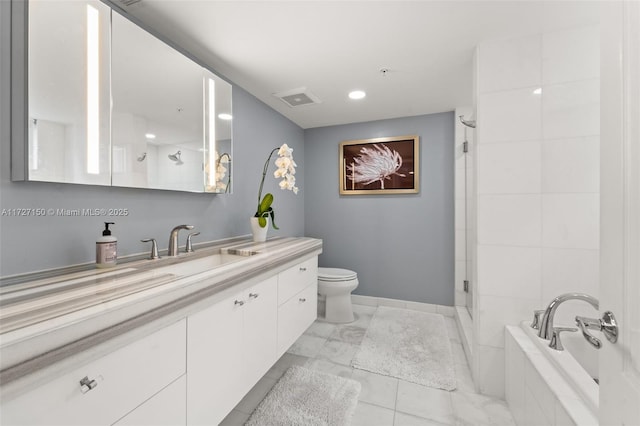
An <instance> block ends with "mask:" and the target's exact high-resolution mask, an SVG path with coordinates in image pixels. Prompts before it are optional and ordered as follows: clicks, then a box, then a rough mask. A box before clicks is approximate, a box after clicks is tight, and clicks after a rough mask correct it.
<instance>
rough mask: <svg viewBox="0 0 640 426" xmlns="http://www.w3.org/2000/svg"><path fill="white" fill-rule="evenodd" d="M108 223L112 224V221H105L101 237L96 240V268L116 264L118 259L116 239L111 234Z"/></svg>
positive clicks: (109, 266)
mask: <svg viewBox="0 0 640 426" xmlns="http://www.w3.org/2000/svg"><path fill="white" fill-rule="evenodd" d="M109 225H114V223H113V222H105V223H104V231H102V237H100V238H98V239H97V240H96V266H97V267H98V268H111V267H113V266H116V262H117V260H118V256H117V249H118V239H117V238H116V237H114V236H113V235H111V230H110V229H109Z"/></svg>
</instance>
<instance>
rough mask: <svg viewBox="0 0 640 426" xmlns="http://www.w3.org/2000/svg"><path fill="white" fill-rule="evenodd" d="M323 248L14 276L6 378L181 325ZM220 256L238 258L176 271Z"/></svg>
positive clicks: (228, 249)
mask: <svg viewBox="0 0 640 426" xmlns="http://www.w3.org/2000/svg"><path fill="white" fill-rule="evenodd" d="M321 252H322V240H318V239H314V238H272V239H269V240H267V241H266V242H263V243H255V242H253V241H251V240H250V239H248V238H247V239H244V238H239V239H235V240H233V241H229V240H226V241H222V242H212V243H210V244H208V245H207V247H205V248H197V249H196V251H195V252H194V253H188V254H180V255H179V256H177V257H171V258H169V257H165V258H162V259H158V260H137V261H132V262H127V263H124V264H121V265H118V266H116V267H114V268H110V269H91V270H84V271H77V272H71V273H68V274H64V275H53V276H43V274H38V275H34V278H33V279H29V276H26V278H25V279H22V280H20V281H16V280H14V281H16V282H15V283H12V284H11V285H5V286H3V287H0V383H2V384H3V387H5V386H6V384H7V383H10V382H12V381H18V380H19V379H21V378H22V377H23V376H25V375H29V374H32V373H33V372H34V371H37V370H38V369H41V368H45V367H47V366H50V365H52V364H54V363H56V362H60V361H62V360H63V359H65V358H69V357H70V356H72V355H74V354H77V353H81V352H83V351H84V352H91V350H90V349H91V348H96V347H99V346H101V345H102V346H104V343H105V342H107V341H109V340H112V339H113V340H117V338H118V337H119V336H121V335H123V334H132V333H131V332H132V331H135V330H138V331H140V332H141V333H147V332H149V331H151V330H153V329H154V328H158V327H161V326H163V324H167V323H171V322H175V321H177V320H179V319H181V318H184V317H186V316H187V315H188V314H189V313H191V312H194V311H197V310H199V309H202V308H203V307H205V306H207V305H210V304H211V303H215V301H216V299H222V298H223V297H226V295H228V294H230V292H235V291H240V290H242V289H243V288H244V287H248V286H250V285H253V284H254V283H256V282H258V281H259V280H261V279H264V278H266V277H267V276H270V275H273V274H275V273H278V272H280V271H282V270H284V269H286V268H288V267H290V266H293V265H295V264H296V263H299V262H300V261H303V260H305V259H308V258H310V257H313V256H317V255H318V254H320V253H321ZM215 254H222V255H224V254H233V255H235V256H233V259H232V261H229V262H228V263H224V264H222V265H220V266H217V267H215V268H213V269H207V270H199V271H195V272H194V273H184V269H183V270H182V272H181V273H179V274H176V273H172V271H173V269H174V268H173V267H174V266H177V265H178V264H183V263H184V262H188V261H192V260H198V259H204V258H206V257H208V256H211V255H215ZM45 275H46V274H45ZM152 323H153V324H155V326H154V325H150V324H152Z"/></svg>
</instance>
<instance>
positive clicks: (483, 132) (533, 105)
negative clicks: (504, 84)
mask: <svg viewBox="0 0 640 426" xmlns="http://www.w3.org/2000/svg"><path fill="white" fill-rule="evenodd" d="M534 89H535V87H530V88H526V89H518V90H508V91H504V92H491V93H483V94H480V96H479V98H478V129H477V131H478V133H477V135H478V143H480V144H484V143H491V142H517V141H527V140H539V139H540V138H541V136H542V125H541V109H540V106H541V102H542V100H541V95H537V94H534V93H533V91H534ZM478 167H482V165H481V164H479V165H478Z"/></svg>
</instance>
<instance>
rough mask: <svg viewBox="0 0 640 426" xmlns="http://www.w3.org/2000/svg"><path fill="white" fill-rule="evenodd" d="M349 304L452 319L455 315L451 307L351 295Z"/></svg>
mask: <svg viewBox="0 0 640 426" xmlns="http://www.w3.org/2000/svg"><path fill="white" fill-rule="evenodd" d="M351 303H354V304H356V305H364V306H387V307H390V308H405V309H413V310H414V311H422V312H431V313H437V314H442V315H444V316H447V317H452V318H453V317H454V315H455V309H454V307H453V306H444V305H433V304H431V303H421V302H411V301H408V300H399V299H388V298H386V297H372V296H362V295H359V294H352V295H351Z"/></svg>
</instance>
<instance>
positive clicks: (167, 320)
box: [0, 255, 318, 426]
mask: <svg viewBox="0 0 640 426" xmlns="http://www.w3.org/2000/svg"><path fill="white" fill-rule="evenodd" d="M291 265H294V266H291ZM270 268H274V269H270ZM275 268H278V269H275ZM283 268H286V269H284V270H282V269H283ZM317 269H318V267H317V256H315V255H311V257H307V259H306V260H303V261H301V262H299V263H297V264H295V263H294V262H290V263H287V264H286V265H283V266H280V267H277V266H267V267H266V268H264V270H263V271H261V273H260V275H259V276H256V275H253V276H251V275H248V276H247V278H245V279H244V281H243V280H242V279H238V284H236V285H235V286H234V287H230V288H229V289H226V290H223V291H222V292H217V291H212V292H207V294H211V295H210V296H209V297H210V299H204V300H203V299H202V298H198V297H196V296H193V297H191V299H190V300H189V302H188V303H185V304H183V305H181V306H180V307H179V308H176V309H175V310H174V311H170V312H169V313H168V315H169V316H165V315H166V314H165V313H164V312H163V313H162V316H160V315H158V316H157V317H156V318H161V319H158V321H162V324H164V325H163V326H161V325H159V324H160V322H157V323H154V322H152V321H149V322H148V323H144V324H143V326H144V327H148V328H147V329H149V330H154V331H153V332H152V331H150V332H149V333H150V334H145V332H144V331H143V330H142V329H135V328H132V331H131V332H130V333H131V334H123V335H117V334H116V335H115V336H114V337H113V339H114V340H109V339H105V340H102V341H100V343H99V346H95V347H92V348H91V349H90V350H85V348H86V346H85V347H83V349H82V350H77V352H69V355H68V356H67V357H66V358H64V360H62V361H59V359H58V361H59V362H60V363H59V364H51V365H49V366H47V367H43V369H42V370H36V371H34V370H30V369H28V365H26V366H25V364H21V365H22V366H24V367H23V368H24V369H25V374H24V375H23V376H19V377H18V378H17V379H14V380H15V382H12V383H10V385H11V386H12V387H11V388H10V389H9V390H7V389H8V388H6V387H4V386H6V385H4V386H3V388H4V389H2V390H3V391H4V393H3V398H2V400H1V401H0V424H2V425H3V426H4V425H65V426H72V425H83V426H84V425H100V426H102V425H104V426H109V425H114V426H134V425H135V426H142V425H148V426H151V425H154V426H160V425H172V426H173V425H190V426H192V425H217V424H219V423H220V422H221V421H222V420H223V419H224V418H225V417H226V416H227V415H228V413H229V412H230V411H231V410H232V409H233V408H234V407H235V406H236V405H237V404H238V402H240V400H241V399H242V398H243V397H244V396H245V395H246V394H247V392H249V391H250V390H251V388H252V387H253V386H254V385H255V384H256V383H257V382H258V380H260V378H261V377H263V376H264V375H265V373H267V371H268V370H269V369H270V368H271V367H272V366H273V365H274V364H275V363H276V361H277V360H278V358H279V357H280V356H281V355H282V354H283V353H284V352H285V351H286V350H287V349H288V348H289V347H290V346H291V345H292V344H293V343H294V342H295V341H296V340H297V339H298V338H299V337H300V335H302V333H303V332H304V331H305V330H306V329H307V328H308V327H309V326H310V325H311V324H312V323H313V321H314V320H315V318H316V313H317V302H316V301H317ZM271 270H272V271H273V272H271V273H269V271H271ZM270 275H271V276H270ZM254 282H255V283H254ZM193 285H194V286H199V285H202V286H206V285H208V284H207V282H206V280H202V281H196V280H194V282H193ZM203 288H204V289H205V290H206V289H207V288H206V287H203ZM193 294H197V293H193ZM178 300H179V299H178ZM164 307H165V306H164V305H163V306H161V307H160V309H161V308H164ZM152 312H153V311H152ZM153 321H155V320H153ZM159 327H163V328H161V329H159V330H158V328H159ZM155 330H157V331H155ZM86 337H92V336H91V335H89V336H86ZM136 339H137V340H136ZM87 340H88V339H87ZM81 342H84V343H82V344H88V343H86V341H81ZM125 342H126V343H125ZM123 345H124V346H123ZM62 348H73V346H72V345H70V346H63V347H62ZM65 350H66V349H65ZM71 350H73V349H69V351H71ZM26 360H27V361H28V362H30V361H29V359H28V358H27V359H26ZM58 361H56V362H58ZM74 361H77V363H76V362H74ZM18 366H20V365H18ZM56 366H57V367H56ZM56 368H58V369H57V370H56ZM27 369H28V370H27ZM5 396H8V397H5Z"/></svg>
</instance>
